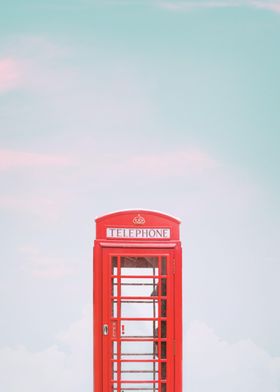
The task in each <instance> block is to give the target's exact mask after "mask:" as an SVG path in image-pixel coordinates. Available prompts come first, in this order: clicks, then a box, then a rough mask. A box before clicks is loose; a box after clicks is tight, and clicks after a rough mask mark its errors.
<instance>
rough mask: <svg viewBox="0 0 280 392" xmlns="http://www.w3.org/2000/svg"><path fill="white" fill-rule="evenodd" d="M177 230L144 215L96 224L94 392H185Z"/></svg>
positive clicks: (174, 222)
mask: <svg viewBox="0 0 280 392" xmlns="http://www.w3.org/2000/svg"><path fill="white" fill-rule="evenodd" d="M179 225H180V221H179V220H178V219H176V218H173V217H171V216H168V215H165V214H163V213H160V212H155V211H145V210H131V211H120V212H115V213H112V214H108V215H105V216H102V217H101V218H97V219H96V240H95V245H94V392H112V391H116V392H126V391H159V392H182V261H181V243H180V240H179Z"/></svg>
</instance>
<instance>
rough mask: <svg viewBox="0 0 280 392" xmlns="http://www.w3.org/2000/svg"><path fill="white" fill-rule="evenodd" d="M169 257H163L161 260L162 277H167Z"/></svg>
mask: <svg viewBox="0 0 280 392" xmlns="http://www.w3.org/2000/svg"><path fill="white" fill-rule="evenodd" d="M166 264H167V257H166V256H163V257H162V258H161V275H167V273H166V271H167V265H166Z"/></svg>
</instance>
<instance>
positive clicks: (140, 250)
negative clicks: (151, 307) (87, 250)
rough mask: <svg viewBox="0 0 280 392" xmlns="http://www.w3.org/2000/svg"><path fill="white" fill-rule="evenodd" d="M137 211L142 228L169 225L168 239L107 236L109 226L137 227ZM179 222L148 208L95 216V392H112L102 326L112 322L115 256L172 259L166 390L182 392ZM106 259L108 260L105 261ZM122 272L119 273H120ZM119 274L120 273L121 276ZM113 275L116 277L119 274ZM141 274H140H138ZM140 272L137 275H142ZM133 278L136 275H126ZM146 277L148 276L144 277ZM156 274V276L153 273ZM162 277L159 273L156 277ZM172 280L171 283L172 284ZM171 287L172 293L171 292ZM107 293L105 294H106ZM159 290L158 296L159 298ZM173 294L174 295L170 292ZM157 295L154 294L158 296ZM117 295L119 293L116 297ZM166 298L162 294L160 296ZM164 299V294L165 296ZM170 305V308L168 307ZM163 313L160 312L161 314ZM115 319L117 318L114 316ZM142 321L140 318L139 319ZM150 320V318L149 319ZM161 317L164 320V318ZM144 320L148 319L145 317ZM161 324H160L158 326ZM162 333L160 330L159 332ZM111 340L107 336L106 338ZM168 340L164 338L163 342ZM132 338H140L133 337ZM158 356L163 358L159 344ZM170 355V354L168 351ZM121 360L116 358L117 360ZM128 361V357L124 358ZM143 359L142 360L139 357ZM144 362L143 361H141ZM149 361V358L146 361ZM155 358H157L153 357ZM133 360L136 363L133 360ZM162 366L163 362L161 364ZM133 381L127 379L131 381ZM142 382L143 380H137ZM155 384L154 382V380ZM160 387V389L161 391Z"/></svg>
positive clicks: (160, 361)
mask: <svg viewBox="0 0 280 392" xmlns="http://www.w3.org/2000/svg"><path fill="white" fill-rule="evenodd" d="M138 214H139V215H140V216H141V217H143V218H144V219H145V224H143V225H141V226H140V227H143V228H156V227H157V228H159V227H161V228H170V231H171V236H170V238H169V239H158V238H157V239H156V240H153V239H135V238H134V239H128V238H125V239H116V238H114V239H107V238H106V228H107V227H119V228H124V227H125V228H135V227H136V228H137V226H135V224H133V219H134V217H135V216H138ZM179 225H180V221H179V220H178V219H176V218H173V217H171V216H169V215H166V214H162V213H159V212H155V211H147V210H130V211H120V212H116V213H113V214H109V215H105V216H103V217H101V218H98V219H96V240H95V242H94V267H93V272H94V276H93V280H94V293H93V302H94V331H93V332H94V369H93V371H94V392H111V381H112V380H111V368H110V366H108V363H109V362H108V361H109V360H111V352H110V351H111V350H110V347H109V346H110V345H109V344H107V345H106V344H104V339H105V337H104V336H103V332H102V326H103V324H106V322H105V321H107V322H108V323H110V322H112V317H111V300H112V296H111V295H110V294H109V293H110V292H108V291H107V294H108V295H106V290H108V289H109V287H108V279H111V271H109V270H108V267H109V263H108V257H109V256H112V255H116V256H119V257H120V256H125V255H129V256H132V255H134V256H143V255H147V256H166V255H168V256H169V257H170V258H171V262H170V263H169V265H170V266H171V267H169V268H172V281H173V283H172V287H170V286H169V290H168V291H167V296H168V298H169V301H170V300H172V301H173V302H174V301H175V302H176V306H174V307H173V309H172V315H171V314H167V318H172V322H171V323H172V335H173V344H169V345H168V346H167V347H169V348H168V350H172V351H173V353H172V358H173V360H172V361H170V362H169V363H167V367H168V369H167V374H169V375H170V374H172V375H173V377H172V384H170V383H169V384H167V392H182V250H181V242H180V238H179ZM106 260H107V262H106ZM118 275H119V274H118ZM118 275H117V276H118ZM117 276H114V277H117ZM139 276H140V275H139ZM139 276H138V275H137V278H139ZM124 277H125V278H129V277H130V278H131V277H134V276H128V275H126V276H124ZM144 277H145V278H147V276H146V275H144V276H143V278H144ZM150 277H153V276H150ZM156 278H159V276H156ZM170 281H171V280H170V279H169V280H168V282H169V283H168V284H169V285H170ZM170 290H171V293H170ZM104 294H105V295H104ZM160 294H161V293H160V291H159V293H158V297H160ZM170 294H171V297H169V295H170ZM158 297H154V299H157V298H158ZM116 298H118V296H116ZM126 298H129V299H142V298H143V297H137V296H136V297H122V299H126ZM161 298H162V299H163V297H161ZM164 298H165V297H164ZM169 308H170V307H169ZM159 314H160V313H159ZM114 319H116V318H114ZM130 319H131V320H132V319H134V318H126V319H124V320H130ZM136 319H137V320H139V319H138V318H136ZM149 319H150V318H149ZM161 319H164V318H163V317H161ZM142 320H145V318H142ZM160 326H161V323H159V328H160ZM159 336H160V331H159ZM107 340H108V339H107ZM155 340H156V339H154V338H146V339H143V338H141V339H139V341H155ZM165 340H166V339H164V338H161V341H165ZM122 341H131V339H129V338H122ZM133 341H138V340H137V339H134V340H133ZM158 346H159V357H160V346H161V345H160V344H159V345H158ZM167 357H169V358H170V357H171V354H170V353H169V354H167ZM116 361H118V360H114V362H116ZM122 361H123V362H124V361H128V362H129V360H123V359H122ZM138 361H139V362H141V360H138ZM142 361H143V360H142ZM145 361H146V360H145ZM150 361H155V360H150ZM156 361H157V362H159V363H163V362H168V361H166V360H164V359H161V360H159V359H157V360H156ZM133 362H136V360H135V359H134V360H133ZM159 366H161V365H159ZM129 383H130V382H127V384H129ZM116 384H117V383H116ZM138 384H141V382H138ZM151 384H152V383H151ZM118 385H119V384H118ZM160 390H161V388H159V392H160Z"/></svg>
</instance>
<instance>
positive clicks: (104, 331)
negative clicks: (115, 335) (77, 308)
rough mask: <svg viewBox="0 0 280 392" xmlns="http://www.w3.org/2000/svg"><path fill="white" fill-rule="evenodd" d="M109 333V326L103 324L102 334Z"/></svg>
mask: <svg viewBox="0 0 280 392" xmlns="http://www.w3.org/2000/svg"><path fill="white" fill-rule="evenodd" d="M108 333H109V327H108V324H103V335H104V336H107V335H108Z"/></svg>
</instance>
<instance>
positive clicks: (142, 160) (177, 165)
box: [112, 149, 218, 177]
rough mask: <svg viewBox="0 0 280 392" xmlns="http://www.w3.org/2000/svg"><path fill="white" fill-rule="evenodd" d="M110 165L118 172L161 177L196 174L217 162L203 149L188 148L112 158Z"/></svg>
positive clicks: (213, 166) (210, 167)
mask: <svg viewBox="0 0 280 392" xmlns="http://www.w3.org/2000/svg"><path fill="white" fill-rule="evenodd" d="M112 165H113V167H114V170H116V171H117V172H118V173H123V174H126V173H127V174H143V175H147V176H157V177H162V176H168V175H172V176H188V175H190V176H192V175H197V174H200V173H202V172H204V171H206V170H209V169H213V168H215V167H217V166H218V162H217V161H216V160H214V159H213V158H212V157H210V156H209V155H208V154H207V153H205V152H203V151H200V150H196V149H189V150H186V151H174V152H173V151H172V152H165V153H160V154H143V155H136V156H130V157H127V159H125V160H124V161H121V162H119V163H116V162H115V160H112Z"/></svg>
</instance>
